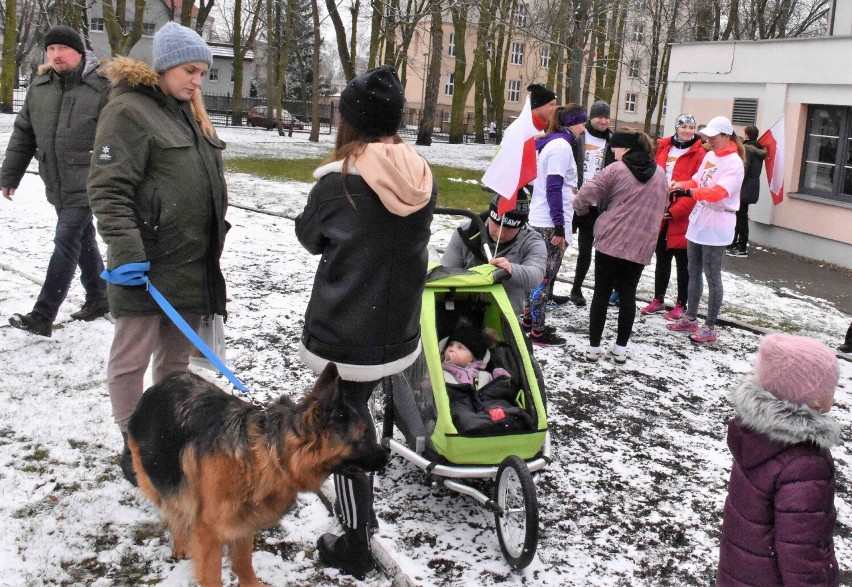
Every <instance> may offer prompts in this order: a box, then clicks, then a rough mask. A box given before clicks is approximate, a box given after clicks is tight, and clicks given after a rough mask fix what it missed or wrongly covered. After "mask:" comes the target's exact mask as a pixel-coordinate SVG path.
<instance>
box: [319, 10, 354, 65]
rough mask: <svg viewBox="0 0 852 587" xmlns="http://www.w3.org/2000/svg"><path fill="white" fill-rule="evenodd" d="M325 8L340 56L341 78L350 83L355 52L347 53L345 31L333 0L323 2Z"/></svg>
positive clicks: (347, 45) (347, 46)
mask: <svg viewBox="0 0 852 587" xmlns="http://www.w3.org/2000/svg"><path fill="white" fill-rule="evenodd" d="M325 8H326V10H327V11H328V16H329V18H330V19H331V24H332V25H333V26H334V36H335V38H336V40H337V54H338V55H339V56H340V65H341V67H343V76H344V77H345V78H346V81H350V80H351V79H352V78H354V77H355V52H354V51H352V52H351V53H350V51H349V44H348V43H347V41H346V29H345V28H344V27H343V19H341V18H340V12H338V10H337V4H336V3H335V2H334V0H325ZM353 30H354V29H353ZM353 48H354V44H353Z"/></svg>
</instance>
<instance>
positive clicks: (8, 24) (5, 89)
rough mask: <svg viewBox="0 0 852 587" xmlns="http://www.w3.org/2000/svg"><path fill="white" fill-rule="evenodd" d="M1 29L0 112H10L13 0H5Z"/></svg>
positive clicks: (13, 72) (14, 28)
mask: <svg viewBox="0 0 852 587" xmlns="http://www.w3.org/2000/svg"><path fill="white" fill-rule="evenodd" d="M4 15H5V22H4V23H3V24H4V29H3V56H2V59H0V67H2V71H0V112H5V113H11V112H12V111H13V101H14V97H15V91H14V90H15V77H16V76H17V67H16V65H15V33H16V32H17V28H18V27H17V11H16V10H15V0H6V10H5V12H4Z"/></svg>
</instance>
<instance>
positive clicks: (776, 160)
mask: <svg viewBox="0 0 852 587" xmlns="http://www.w3.org/2000/svg"><path fill="white" fill-rule="evenodd" d="M757 142H758V143H760V144H761V145H763V146H764V147H766V150H767V153H766V179H767V180H769V192H770V193H771V194H772V202H773V203H774V204H776V205H777V204H780V203H781V200H783V199H784V115H783V114H782V115H781V117H780V118H779V119H778V120H776V121H775V124H773V125H772V126H770V127H769V130H767V131H766V132H765V133H763V134H762V135H760V138H759V139H757Z"/></svg>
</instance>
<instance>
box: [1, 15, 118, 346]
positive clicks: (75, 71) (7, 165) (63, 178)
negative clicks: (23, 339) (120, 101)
mask: <svg viewBox="0 0 852 587" xmlns="http://www.w3.org/2000/svg"><path fill="white" fill-rule="evenodd" d="M44 45H45V51H46V52H47V63H46V64H45V65H43V66H41V68H39V72H38V75H36V77H35V78H34V79H33V82H32V84H31V85H30V89H29V91H28V92H27V97H26V100H25V101H24V106H23V108H21V111H20V112H19V113H18V116H17V118H16V119H15V127H14V130H13V131H12V136H11V138H10V139H9V145H8V147H7V148H6V156H5V158H4V160H3V167H2V170H0V186H2V187H0V189H2V193H3V196H4V197H5V198H6V199H7V200H11V199H12V196H13V195H14V194H15V190H16V189H17V188H18V186H19V185H20V182H21V178H23V176H24V173H25V172H26V170H27V166H29V163H30V160H31V159H32V158H33V157H35V158H36V159H37V160H38V163H39V174H40V175H41V178H42V180H43V181H44V185H45V192H46V194H47V201H48V202H50V203H51V204H53V206H54V207H55V208H56V216H57V221H56V233H55V235H54V240H53V242H54V249H53V254H52V255H51V258H50V263H49V264H48V267H47V275H46V276H45V279H44V285H43V286H42V288H41V293H40V294H39V296H38V300H37V301H36V303H35V306H33V310H32V312H30V313H28V314H14V315H13V316H12V317H11V318H9V324H11V325H12V326H14V327H15V328H20V329H22V330H27V331H29V332H33V333H35V334H40V335H42V336H50V335H51V334H52V332H53V321H54V320H55V319H56V315H57V314H58V313H59V307H60V306H61V305H62V302H63V301H64V300H65V296H66V295H67V294H68V290H69V288H70V287H71V281H72V280H73V279H74V273H75V270H76V268H77V266H78V265H79V267H80V281H81V282H82V284H83V287H84V288H85V291H86V302H85V304H84V305H83V308H82V309H81V310H79V311H78V312H75V313H73V314H71V317H72V318H73V319H75V320H87V321H88V320H94V319H95V318H98V317H99V316H103V315H104V314H106V313H107V312H109V304H108V302H107V296H106V284H105V283H104V282H103V280H102V279H101V278H100V273H101V271H103V268H104V265H103V260H102V258H101V253H100V251H99V250H98V244H97V240H96V239H95V227H94V224H93V222H92V210H91V208H90V207H89V199H88V196H87V195H86V178H87V177H88V174H89V164H90V160H91V153H92V145H93V143H94V141H95V128H96V126H97V123H98V117H99V116H100V112H101V109H102V108H103V107H104V104H106V101H107V99H108V96H109V82H108V81H107V79H106V78H105V77H104V76H103V75H101V73H100V72H99V71H98V60H97V58H96V57H95V56H94V55H92V54H91V53H86V49H85V47H84V46H83V39H82V38H81V37H80V34H79V33H78V32H77V31H75V30H74V29H72V28H70V27H67V26H57V27H53V28H52V29H50V30H49V31H48V32H47V35H46V36H45V41H44Z"/></svg>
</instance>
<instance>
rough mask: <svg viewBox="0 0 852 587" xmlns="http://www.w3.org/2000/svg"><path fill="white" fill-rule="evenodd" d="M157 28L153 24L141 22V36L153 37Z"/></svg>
mask: <svg viewBox="0 0 852 587" xmlns="http://www.w3.org/2000/svg"><path fill="white" fill-rule="evenodd" d="M156 28H157V24H156V23H153V22H143V23H142V36H143V37H153V36H154V31H155V29H156Z"/></svg>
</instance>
